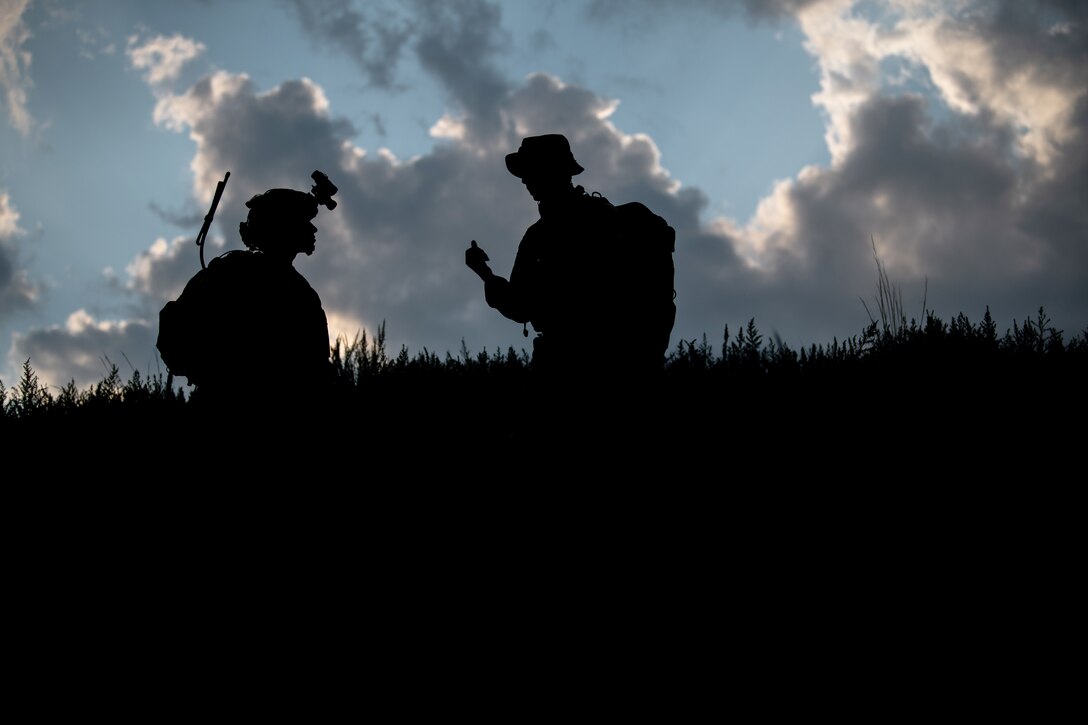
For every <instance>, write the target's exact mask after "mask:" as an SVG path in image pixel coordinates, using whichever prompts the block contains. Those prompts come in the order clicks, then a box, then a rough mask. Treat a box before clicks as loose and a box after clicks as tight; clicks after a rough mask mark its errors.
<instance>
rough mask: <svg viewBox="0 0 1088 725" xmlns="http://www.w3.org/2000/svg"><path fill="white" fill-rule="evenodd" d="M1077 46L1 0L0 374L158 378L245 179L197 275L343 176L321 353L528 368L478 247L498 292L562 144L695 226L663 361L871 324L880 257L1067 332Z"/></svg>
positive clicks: (859, 5)
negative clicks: (254, 217)
mask: <svg viewBox="0 0 1088 725" xmlns="http://www.w3.org/2000/svg"><path fill="white" fill-rule="evenodd" d="M1086 24H1088V3H1086V2H1083V1H1082V0H1071V1H1061V0H1047V1H1044V0H1038V1H1031V0H1005V1H1002V0H979V1H974V2H973V1H971V0H887V1H886V2H853V1H851V0H766V1H761V0H734V1H728V0H722V1H720V2H715V1H714V0H660V1H657V0H585V1H576V0H569V1H567V0H552V1H548V0H534V1H530V0H517V1H515V0H507V1H503V2H488V1H486V0H450V1H446V0H443V1H442V2H437V1H435V2H431V1H427V0H416V1H412V0H402V1H392V0H390V1H384V0H377V1H373V2H371V1H364V0H298V1H297V2H289V1H286V0H282V1H278V0H222V1H215V0H205V1H198V0H173V1H171V2H146V1H140V0H87V1H86V2H81V1H79V0H68V1H64V2H61V1H49V0H0V114H2V116H0V381H2V382H3V383H4V384H5V385H6V386H7V387H9V388H10V387H12V386H13V385H14V384H16V383H17V382H18V378H19V373H20V368H21V366H22V364H23V362H24V361H25V360H27V359H28V358H29V359H30V362H31V365H32V366H33V367H34V369H35V370H36V371H37V373H38V374H39V376H40V377H41V379H42V382H44V383H46V384H48V385H50V386H59V385H63V384H65V383H67V382H68V381H71V380H74V381H75V382H76V383H77V385H79V386H80V387H84V386H87V385H91V384H93V383H95V382H98V381H100V380H101V379H102V378H103V377H105V375H106V373H107V372H108V367H107V365H108V363H107V362H106V361H111V362H113V363H115V364H117V365H118V367H119V368H120V371H121V374H122V376H123V377H124V378H125V379H127V378H128V377H129V376H130V375H131V373H132V371H133V370H139V372H140V373H141V375H147V374H155V373H157V372H162V373H165V368H164V367H163V366H162V365H161V362H159V361H158V360H157V352H156V350H155V344H154V343H155V337H156V334H157V323H158V312H159V310H160V309H161V307H162V306H163V304H164V303H165V302H166V301H167V300H170V299H173V298H175V297H176V296H177V295H178V294H179V292H180V291H181V289H182V287H183V285H184V284H185V282H186V281H187V280H188V279H189V278H190V277H191V276H192V275H193V274H194V273H195V272H196V271H197V270H198V269H199V268H200V261H199V256H198V250H197V248H196V245H195V244H194V240H195V239H196V236H197V233H198V232H199V230H200V225H201V222H202V220H203V217H204V215H205V213H206V212H207V210H208V206H209V204H210V202H211V198H212V194H213V192H214V189H215V186H216V182H217V181H219V180H220V179H222V178H223V176H224V174H225V173H226V172H228V171H229V172H230V174H231V176H230V181H229V182H228V184H227V187H226V191H225V194H224V196H223V199H222V201H221V202H220V204H219V208H218V211H217V213H216V218H215V223H214V224H213V226H212V230H211V233H210V234H209V241H208V248H207V250H206V257H207V258H209V259H210V258H211V257H212V256H214V255H216V254H219V253H221V252H223V251H225V250H227V249H242V248H243V245H242V243H241V240H240V239H239V237H238V222H239V221H241V220H242V219H244V218H245V212H246V209H245V202H246V200H248V199H249V198H250V197H251V196H253V195H254V194H256V193H259V192H263V191H265V190H267V189H270V188H275V187H288V188H294V189H300V190H303V191H309V189H310V186H311V185H312V181H311V179H310V174H311V172H312V171H314V170H315V169H320V170H322V171H324V172H325V173H326V174H328V176H329V178H330V179H331V180H332V181H333V183H335V184H336V185H337V186H339V188H340V192H339V194H338V195H337V197H336V198H337V200H338V201H339V206H338V207H337V208H336V209H335V210H332V211H328V210H326V209H324V208H322V210H321V212H320V213H319V214H318V216H317V218H316V219H315V221H314V223H315V224H316V226H317V227H318V229H319V231H318V235H317V251H316V252H315V253H314V254H313V255H312V256H309V257H307V256H300V257H299V258H298V259H297V260H296V263H295V266H296V268H297V269H298V270H299V271H300V272H301V273H302V274H303V275H304V276H305V277H306V278H307V279H308V280H309V281H310V283H311V284H312V285H313V287H314V288H315V290H316V291H317V292H318V294H319V295H320V297H321V299H322V302H323V304H324V307H325V310H326V313H327V315H328V318H329V324H330V333H331V336H332V337H333V338H334V339H335V338H336V337H337V336H339V335H343V336H345V337H347V338H348V339H349V340H350V339H353V338H354V337H355V336H356V334H358V333H359V332H360V331H362V330H366V331H367V333H368V334H369V335H371V336H372V335H373V333H374V331H375V330H376V328H377V326H378V325H379V324H381V323H382V322H383V321H384V322H385V323H386V332H387V347H388V348H389V349H390V351H391V352H392V353H393V354H395V353H396V352H397V351H399V350H400V348H401V347H402V346H406V347H407V349H408V351H409V353H410V354H415V353H417V352H421V351H422V350H423V349H427V350H429V351H431V352H437V353H439V354H440V355H441V356H444V355H445V353H446V352H451V353H454V354H457V353H458V352H459V351H460V349H461V346H462V341H463V342H464V345H465V346H467V348H468V349H469V350H470V351H471V352H472V353H476V352H479V351H481V350H485V349H486V350H488V351H495V350H501V351H505V350H506V349H507V348H508V347H510V346H513V347H514V348H515V349H521V348H523V347H526V348H528V347H529V341H528V340H526V339H525V338H524V337H522V326H521V325H520V324H517V323H515V322H512V321H510V320H507V319H506V318H504V317H502V316H501V315H500V314H499V313H498V312H497V311H495V310H492V309H490V308H489V307H487V305H486V304H485V302H484V296H483V285H482V283H481V282H480V280H479V279H478V278H477V277H476V275H475V274H473V273H472V272H471V271H469V270H468V269H467V268H466V267H465V265H464V250H465V248H466V247H467V246H468V245H469V242H470V240H473V239H475V240H477V241H478V242H479V244H480V246H482V247H483V248H484V249H485V250H486V251H487V253H488V254H489V256H490V258H491V266H492V268H493V269H494V270H495V271H496V272H497V273H499V274H502V275H504V276H505V275H507V274H508V273H509V270H510V267H511V265H512V264H513V260H514V255H515V253H516V251H517V245H518V242H519V241H520V239H521V236H522V234H523V233H524V231H525V229H526V227H527V226H529V225H530V224H531V223H533V222H534V221H535V220H536V219H537V218H538V214H537V209H536V205H535V203H534V202H533V200H532V199H531V197H530V196H529V195H528V194H527V193H526V191H525V188H524V187H523V186H522V184H521V183H520V181H519V180H518V179H517V178H515V177H513V176H511V175H510V174H509V172H507V170H506V167H505V165H504V163H503V157H504V156H505V155H506V154H507V153H509V152H511V151H514V150H516V149H517V147H518V145H519V143H520V141H521V139H522V137H523V136H528V135H537V134H544V133H562V134H565V135H566V136H567V138H568V139H569V140H570V142H571V146H572V149H573V152H574V155H575V157H576V159H577V160H578V162H579V163H580V164H581V165H582V166H583V167H585V172H584V173H582V174H581V175H579V176H577V177H575V181H576V183H578V184H581V185H583V186H584V187H585V188H586V190H587V191H598V192H600V193H602V194H603V195H604V196H606V197H608V198H609V199H611V200H612V201H613V202H614V203H622V202H626V201H636V200H637V201H642V202H644V203H646V204H648V205H649V206H650V207H651V208H652V209H654V210H655V211H656V212H658V213H659V214H661V215H662V216H664V217H665V218H666V219H667V220H668V221H669V222H670V223H671V224H672V226H673V227H674V228H675V229H676V231H677V248H676V256H675V259H676V270H677V272H676V286H677V292H678V295H677V300H676V301H677V307H678V316H677V323H676V328H675V330H674V332H673V346H674V347H675V345H676V343H677V342H678V341H679V340H681V339H684V340H695V339H699V338H701V337H702V336H703V335H704V334H705V335H706V336H707V338H708V341H709V342H710V343H712V344H714V345H715V349H720V344H721V337H722V328H723V327H724V326H725V325H729V327H730V329H731V330H735V329H736V328H737V327H739V326H741V325H743V324H745V323H747V321H748V320H749V319H751V318H755V321H756V325H757V326H758V327H759V329H760V331H761V332H763V333H764V334H765V335H768V336H773V335H778V336H779V337H780V339H781V340H782V342H784V343H785V344H788V345H790V346H791V347H794V348H797V347H800V346H808V345H811V344H825V343H830V342H831V340H832V339H833V338H838V339H839V340H842V339H843V338H846V337H849V336H851V335H856V334H858V333H860V332H861V330H862V329H863V328H864V326H865V325H866V324H867V323H868V321H869V317H868V314H867V313H866V310H865V307H864V306H863V304H862V300H865V301H866V302H867V303H868V304H869V307H870V309H873V308H874V302H873V298H874V296H875V295H876V291H877V269H876V263H875V262H874V255H873V248H872V245H873V243H874V242H875V245H876V249H877V253H878V254H879V256H880V258H881V260H882V261H883V262H884V263H885V264H886V268H887V273H888V275H889V278H890V280H891V281H892V283H893V284H895V285H896V286H897V287H898V288H899V289H900V290H901V293H902V300H903V306H904V308H905V310H906V312H907V314H908V316H914V317H919V318H920V317H921V314H922V310H923V301H924V302H925V306H926V308H927V309H929V310H932V311H934V312H935V313H936V314H937V315H938V316H939V317H941V318H942V319H945V320H948V319H950V318H952V317H954V316H955V315H956V314H958V313H961V312H962V313H964V314H966V315H967V316H968V317H969V318H970V319H971V320H972V321H974V322H977V321H978V320H980V319H981V317H982V315H983V313H984V312H985V309H986V307H987V306H989V308H990V310H991V313H992V315H993V317H994V320H995V322H996V323H997V326H998V331H999V333H1004V331H1005V330H1006V329H1007V328H1009V327H1010V326H1011V325H1012V323H1013V320H1017V321H1020V322H1022V321H1023V320H1024V319H1025V318H1027V317H1032V316H1034V315H1035V313H1036V311H1037V310H1038V309H1039V307H1041V306H1042V307H1045V308H1046V311H1047V313H1048V314H1049V316H1050V317H1051V319H1052V320H1053V322H1054V324H1055V326H1056V327H1058V328H1060V329H1063V330H1064V331H1065V333H1066V338H1067V339H1068V338H1069V337H1071V336H1073V335H1076V334H1079V333H1080V332H1082V331H1084V330H1085V329H1086V328H1088V203H1086V200H1088V138H1086V136H1085V132H1086V129H1088V99H1086V94H1088V42H1086V40H1088V25H1086ZM871 240H872V241H871ZM572 256H573V259H572V261H575V262H576V258H577V250H572ZM611 329H612V326H611V325H610V324H609V320H605V319H602V320H601V321H600V340H601V343H602V344H603V345H609V346H611V345H620V344H622V340H616V339H614V337H613V335H612V333H611ZM239 334H240V335H245V330H239ZM261 345H262V341H260V340H253V341H252V348H253V352H254V354H255V360H259V356H260V352H261V349H260V348H261Z"/></svg>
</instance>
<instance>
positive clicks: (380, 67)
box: [291, 0, 412, 89]
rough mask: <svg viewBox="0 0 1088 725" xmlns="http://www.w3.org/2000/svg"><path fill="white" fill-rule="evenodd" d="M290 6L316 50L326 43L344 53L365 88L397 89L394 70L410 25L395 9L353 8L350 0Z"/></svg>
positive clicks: (308, 0) (305, 0)
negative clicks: (365, 84)
mask: <svg viewBox="0 0 1088 725" xmlns="http://www.w3.org/2000/svg"><path fill="white" fill-rule="evenodd" d="M291 6H292V7H293V8H294V10H295V12H296V14H297V15H298V18H299V21H300V23H301V24H302V28H303V30H305V31H306V32H307V33H308V34H309V35H310V36H311V37H312V38H313V39H314V40H315V42H316V43H317V44H318V45H319V46H321V45H324V44H326V43H328V44H329V45H331V46H332V47H333V48H334V49H335V50H338V51H341V52H343V53H344V54H345V55H346V56H347V57H348V58H350V59H351V60H352V62H353V63H355V66H356V67H357V68H358V69H359V71H360V72H362V74H363V78H364V79H365V80H366V81H367V83H368V85H371V86H373V87H376V88H383V89H394V88H397V85H398V84H397V83H396V81H395V78H396V69H397V65H398V63H399V62H400V57H401V53H402V52H403V48H404V45H405V43H406V42H407V41H408V38H409V37H410V35H411V33H412V23H411V22H410V21H409V19H407V18H404V17H401V16H399V15H398V14H397V10H396V8H395V7H388V6H384V5H380V4H373V3H371V4H367V5H364V6H361V7H355V6H353V5H352V3H351V2H350V0H294V1H293V2H292V3H291Z"/></svg>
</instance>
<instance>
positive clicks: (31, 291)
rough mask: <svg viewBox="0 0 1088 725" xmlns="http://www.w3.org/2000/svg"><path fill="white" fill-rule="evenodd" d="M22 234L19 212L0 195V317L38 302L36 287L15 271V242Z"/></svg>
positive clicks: (16, 248)
mask: <svg viewBox="0 0 1088 725" xmlns="http://www.w3.org/2000/svg"><path fill="white" fill-rule="evenodd" d="M23 234H24V231H23V230H22V229H21V228H20V227H19V212H18V211H17V210H16V209H15V207H14V206H13V205H12V203H11V197H10V196H9V195H8V193H7V192H6V191H4V192H0V315H2V316H5V317H6V316H7V315H9V314H10V313H11V312H13V311H15V310H17V309H25V308H28V307H30V306H31V305H32V304H33V303H34V301H35V300H36V299H37V298H38V292H39V288H38V285H37V284H36V283H34V282H32V281H31V279H30V276H29V275H28V273H27V272H26V270H24V269H20V268H19V248H18V247H17V246H16V243H15V242H16V240H17V239H18V238H19V237H21V236H22V235H23Z"/></svg>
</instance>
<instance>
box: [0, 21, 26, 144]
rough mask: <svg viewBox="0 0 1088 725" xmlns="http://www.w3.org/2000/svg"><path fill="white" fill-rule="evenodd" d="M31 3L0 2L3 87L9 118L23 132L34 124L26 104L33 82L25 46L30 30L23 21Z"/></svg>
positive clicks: (0, 70) (0, 84)
mask: <svg viewBox="0 0 1088 725" xmlns="http://www.w3.org/2000/svg"><path fill="white" fill-rule="evenodd" d="M29 3H30V0H4V1H3V2H0V87H2V88H3V89H4V102H5V103H6V104H7V107H8V121H9V123H11V125H12V127H14V128H15V129H16V130H17V131H19V133H21V134H23V135H24V136H26V135H27V134H29V133H30V129H31V127H32V126H33V124H34V119H33V117H32V116H31V115H30V111H28V110H27V105H26V104H27V89H28V88H29V87H30V85H31V82H30V75H29V73H30V61H31V55H30V51H28V50H26V49H24V48H23V44H24V43H26V41H27V40H29V39H30V31H29V30H28V29H27V27H26V23H25V22H24V21H23V13H24V12H25V11H26V8H27V5H29Z"/></svg>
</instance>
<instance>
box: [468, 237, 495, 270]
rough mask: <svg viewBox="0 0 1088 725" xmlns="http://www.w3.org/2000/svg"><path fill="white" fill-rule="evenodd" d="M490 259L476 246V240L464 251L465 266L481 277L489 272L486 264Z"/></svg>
mask: <svg viewBox="0 0 1088 725" xmlns="http://www.w3.org/2000/svg"><path fill="white" fill-rule="evenodd" d="M489 261H490V258H489V257H488V256H487V252H485V251H484V250H482V249H480V248H479V247H478V246H476V240H475V239H473V240H472V246H471V247H469V248H468V249H466V250H465V265H466V266H467V267H468V268H469V269H471V270H472V271H473V272H475V273H476V274H478V275H480V276H481V277H483V276H485V275H486V274H487V273H488V272H490V271H491V270H490V268H489V267H488V266H487V263H488V262H489Z"/></svg>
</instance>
